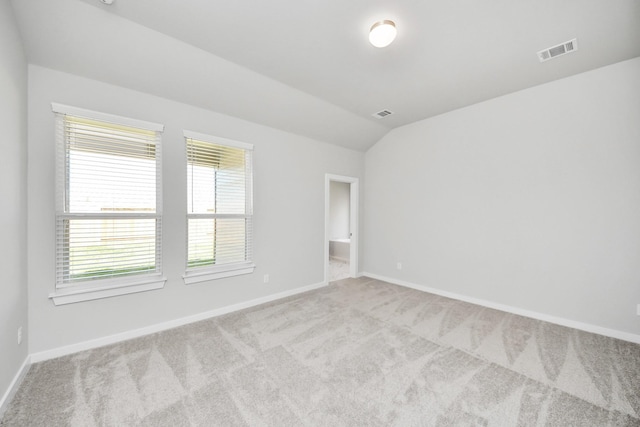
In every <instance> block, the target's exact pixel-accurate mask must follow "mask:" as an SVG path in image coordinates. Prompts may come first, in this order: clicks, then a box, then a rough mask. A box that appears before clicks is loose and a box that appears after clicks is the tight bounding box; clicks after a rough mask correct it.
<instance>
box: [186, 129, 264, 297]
mask: <svg viewBox="0 0 640 427" xmlns="http://www.w3.org/2000/svg"><path fill="white" fill-rule="evenodd" d="M183 136H184V138H185V139H187V138H189V139H195V140H198V141H202V142H209V143H212V144H219V145H227V146H229V147H235V148H241V149H243V150H250V151H253V144H250V143H246V142H241V141H235V140H233V139H227V138H222V137H217V136H212V135H207V134H204V133H199V132H193V131H190V130H184V131H183ZM251 174H252V180H253V174H254V171H253V168H252V170H251ZM251 190H252V191H251V197H252V198H253V184H252V189H251ZM190 215H191V214H187V221H188V218H189V217H190ZM232 216H233V217H235V216H237V215H232ZM251 216H252V217H253V214H252V215H251ZM187 239H188V236H187ZM187 245H188V242H187ZM255 268H256V265H255V263H254V262H253V260H252V261H247V262H240V263H234V264H223V265H216V266H211V267H206V268H202V269H193V270H186V271H185V273H184V274H183V276H182V279H183V280H184V284H185V285H192V284H196V283H202V282H207V281H209V280H216V279H223V278H226V277H233V276H240V275H243V274H251V273H253V272H254V270H255Z"/></svg>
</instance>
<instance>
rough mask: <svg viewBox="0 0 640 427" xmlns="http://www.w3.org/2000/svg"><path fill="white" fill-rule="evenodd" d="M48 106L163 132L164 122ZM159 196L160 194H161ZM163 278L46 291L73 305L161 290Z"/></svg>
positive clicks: (56, 110)
mask: <svg viewBox="0 0 640 427" xmlns="http://www.w3.org/2000/svg"><path fill="white" fill-rule="evenodd" d="M51 109H52V111H53V112H54V113H58V114H68V115H71V116H77V117H84V118H89V119H93V120H100V121H104V122H109V123H118V124H121V125H125V126H131V127H138V128H142V129H147V130H152V131H156V132H163V131H164V125H162V124H159V123H153V122H148V121H144V120H138V119H132V118H129V117H123V116H117V115H114V114H108V113H101V112H97V111H92V110H86V109H84V108H80V107H73V106H69V105H64V104H58V103H55V102H52V103H51ZM56 143H57V141H56ZM56 174H57V172H56ZM160 197H162V194H160ZM158 203H159V204H160V208H161V207H162V198H160V200H159V202H158ZM166 281H167V279H166V277H164V276H163V275H162V274H157V275H148V276H143V277H130V278H121V279H112V280H100V281H99V282H96V283H94V284H92V283H91V282H90V281H87V282H86V283H85V284H82V286H78V285H73V286H63V287H55V290H54V292H52V293H50V294H49V299H51V300H52V301H53V303H54V305H56V306H58V305H65V304H73V303H76V302H82V301H91V300H96V299H102V298H109V297H113V296H118V295H127V294H133V293H138V292H145V291H151V290H156V289H162V288H164V285H165V283H166Z"/></svg>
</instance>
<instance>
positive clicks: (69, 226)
mask: <svg viewBox="0 0 640 427" xmlns="http://www.w3.org/2000/svg"><path fill="white" fill-rule="evenodd" d="M58 238H59V240H61V241H62V242H63V248H62V249H63V250H62V253H61V254H60V255H59V256H60V257H61V259H59V265H60V266H62V269H61V271H59V274H61V275H62V276H63V277H62V279H63V280H64V282H73V281H79V280H87V279H91V278H98V279H100V278H107V277H118V276H123V275H131V274H140V273H149V272H154V271H156V250H155V249H156V220H155V219H148V218H124V219H99V220H94V219H63V220H60V222H59V224H58Z"/></svg>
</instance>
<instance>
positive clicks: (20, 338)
mask: <svg viewBox="0 0 640 427" xmlns="http://www.w3.org/2000/svg"><path fill="white" fill-rule="evenodd" d="M20 344H22V326H20V327H19V328H18V345H20Z"/></svg>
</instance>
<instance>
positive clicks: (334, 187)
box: [329, 181, 351, 239]
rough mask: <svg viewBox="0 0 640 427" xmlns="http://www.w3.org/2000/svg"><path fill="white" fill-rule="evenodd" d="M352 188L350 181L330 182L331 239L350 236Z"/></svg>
mask: <svg viewBox="0 0 640 427" xmlns="http://www.w3.org/2000/svg"><path fill="white" fill-rule="evenodd" d="M350 188H351V184H349V183H348V182H337V181H331V182H330V183H329V239H348V238H349V226H350V224H349V219H350V217H349V212H350V209H349V206H350V203H351V199H350Z"/></svg>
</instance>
